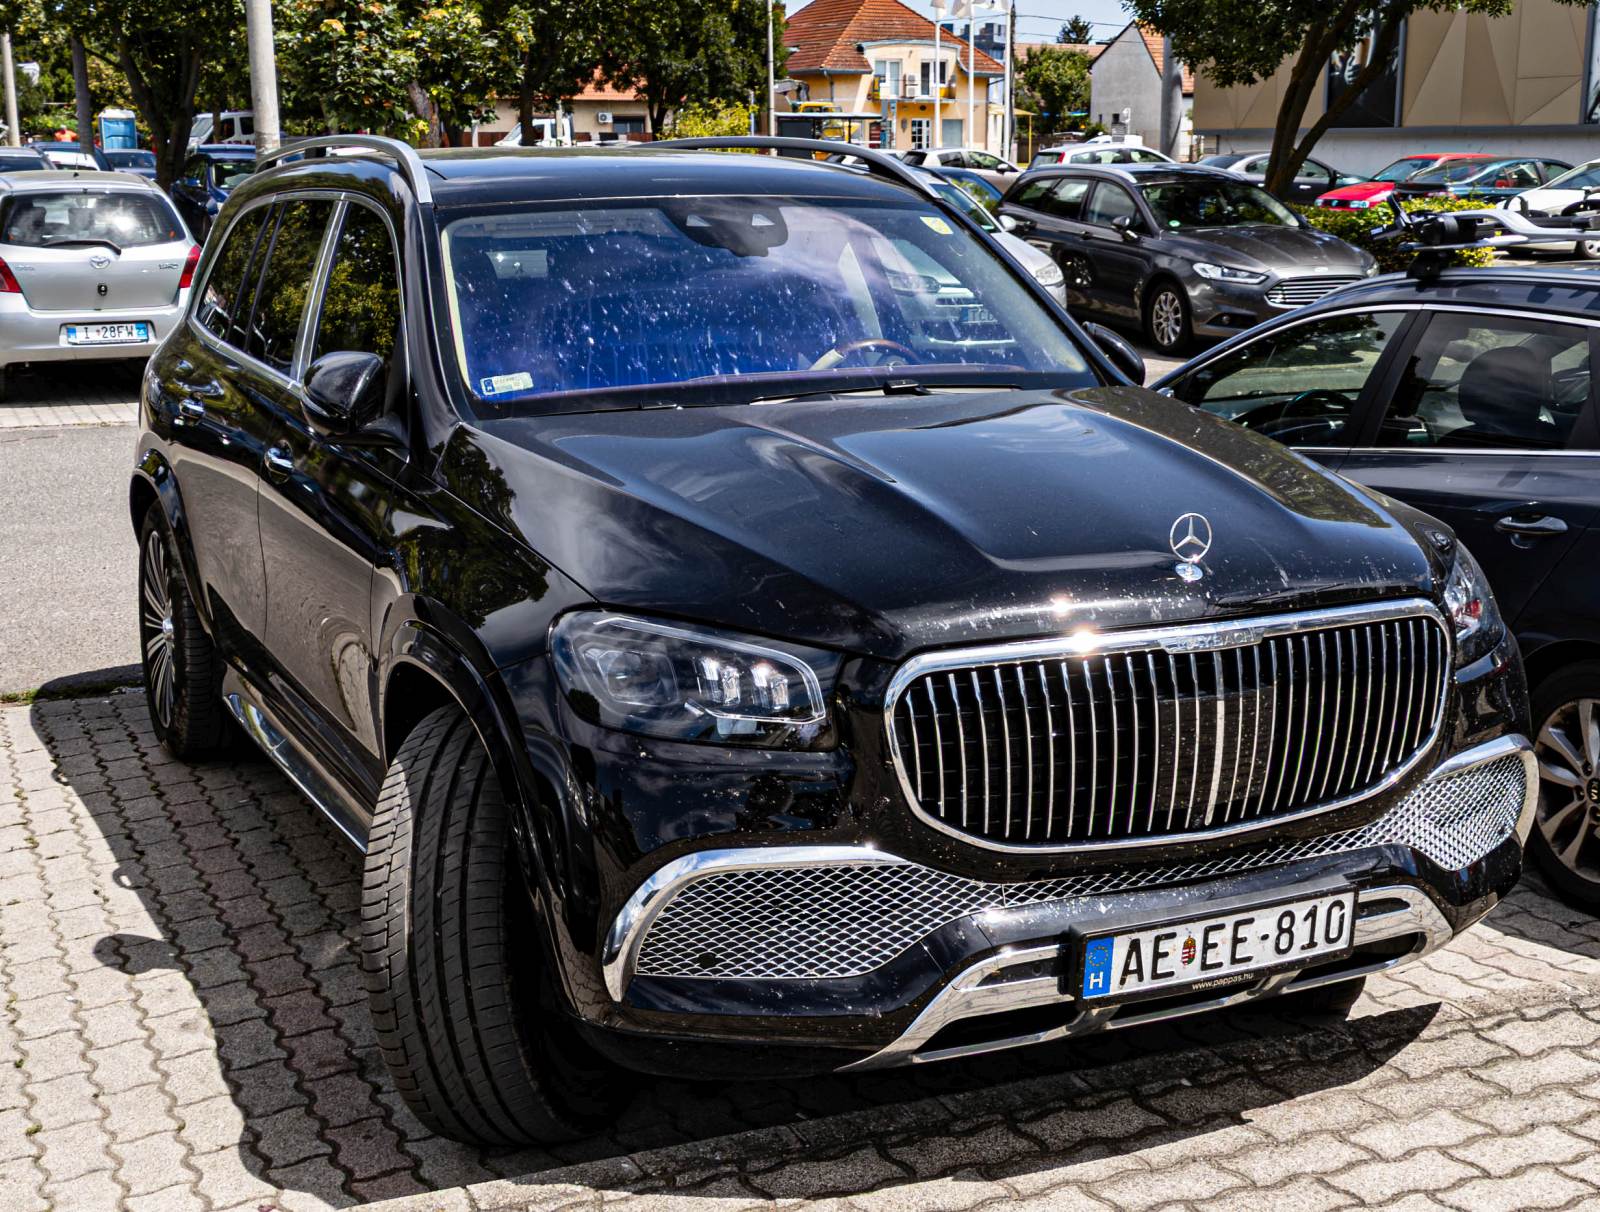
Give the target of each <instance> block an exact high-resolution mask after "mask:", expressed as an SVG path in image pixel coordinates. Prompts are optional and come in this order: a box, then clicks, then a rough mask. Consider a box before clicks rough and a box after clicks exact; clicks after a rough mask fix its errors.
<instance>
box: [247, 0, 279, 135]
mask: <svg viewBox="0 0 1600 1212" xmlns="http://www.w3.org/2000/svg"><path fill="white" fill-rule="evenodd" d="M244 20H245V44H246V46H247V47H248V48H249V52H250V108H251V110H252V111H254V118H253V121H254V123H255V128H256V153H257V154H258V155H260V154H263V153H266V152H269V151H273V150H275V149H276V148H277V146H278V143H279V138H278V59H277V54H276V52H275V51H274V50H273V46H272V0H244Z"/></svg>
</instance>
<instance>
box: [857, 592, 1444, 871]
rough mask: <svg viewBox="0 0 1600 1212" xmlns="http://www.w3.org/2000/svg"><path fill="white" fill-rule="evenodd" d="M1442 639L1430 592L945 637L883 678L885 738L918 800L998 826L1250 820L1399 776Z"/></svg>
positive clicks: (1427, 711)
mask: <svg viewBox="0 0 1600 1212" xmlns="http://www.w3.org/2000/svg"><path fill="white" fill-rule="evenodd" d="M1448 654H1449V640H1448V635H1447V632H1446V630H1445V627H1444V624H1443V620H1442V619H1441V617H1440V616H1439V614H1438V612H1437V611H1436V610H1435V609H1434V608H1433V607H1432V606H1431V605H1429V604H1428V603H1425V602H1406V603H1388V604H1384V605H1380V606H1365V607H1353V608H1347V609H1344V610H1336V611H1323V612H1309V613H1306V614H1302V615H1290V616H1279V617H1278V618H1274V619H1262V620H1254V621H1246V622H1243V623H1229V624H1207V625H1199V626H1192V627H1175V628H1163V629H1160V630H1154V631H1149V632H1138V633H1112V634H1109V635H1106V636H1103V637H1097V638H1096V639H1095V641H1094V642H1093V643H1092V644H1086V643H1084V642H1083V641H1082V640H1075V641H1074V642H1072V643H1067V642H1062V643H1060V644H1053V643H1050V642H1031V643H1024V644H1017V645H1003V646H998V647H996V648H991V649H983V650H975V651H968V652H962V653H954V654H933V655H931V656H926V657H919V658H916V659H914V660H913V661H912V662H910V663H908V665H907V666H906V667H905V668H904V669H903V670H902V671H901V672H900V674H898V675H897V676H896V678H895V681H894V684H893V686H892V687H891V695H890V705H889V708H888V713H887V719H888V723H889V733H890V739H891V747H890V748H891V754H892V757H893V759H894V762H895V765H896V768H897V770H898V772H899V775H900V779H901V783H902V786H903V788H904V790H905V792H906V794H907V796H908V798H910V799H911V801H912V803H913V804H914V806H915V807H916V809H917V810H918V812H919V813H920V814H921V815H922V816H923V817H924V818H925V819H927V820H928V821H930V822H931V823H933V824H935V825H937V826H938V827H940V828H943V829H945V830H947V831H949V832H954V833H957V834H961V835H964V836H968V837H971V838H973V839H975V840H978V841H980V842H983V843H986V844H992V845H997V846H1001V847H1007V848H1011V847H1015V848H1076V847H1097V846H1119V845H1135V844H1143V843H1147V842H1149V841H1151V840H1154V839H1159V838H1168V837H1174V836H1176V837H1182V836H1185V835H1194V834H1201V833H1206V832H1211V831H1216V830H1219V829H1240V828H1248V827H1251V826H1253V825H1255V824H1258V823H1260V822H1263V821H1266V820H1273V819H1280V818H1285V817H1295V816H1300V815H1305V814H1307V813H1309V812H1314V811H1320V810H1324V809H1326V808H1329V807H1333V806H1335V805H1338V804H1344V803H1349V802H1351V801H1352V800H1354V799H1358V798H1360V797H1362V796H1365V795H1369V794H1372V793H1373V792H1374V791H1376V790H1378V789H1379V788H1381V787H1383V786H1385V785H1387V784H1389V783H1391V782H1393V781H1395V780H1396V779H1397V778H1398V777H1399V776H1400V775H1401V774H1402V773H1403V772H1404V770H1405V769H1406V768H1408V767H1409V766H1410V765H1412V764H1413V763H1414V762H1415V761H1416V759H1417V758H1418V756H1420V754H1421V752H1422V751H1423V750H1425V749H1426V748H1427V747H1428V745H1429V744H1431V742H1432V740H1433V738H1434V736H1435V735H1436V732H1437V729H1438V727H1439V723H1440V720H1441V718H1442V713H1443V706H1444V690H1445V684H1446V674H1447V672H1448V669H1449V661H1448Z"/></svg>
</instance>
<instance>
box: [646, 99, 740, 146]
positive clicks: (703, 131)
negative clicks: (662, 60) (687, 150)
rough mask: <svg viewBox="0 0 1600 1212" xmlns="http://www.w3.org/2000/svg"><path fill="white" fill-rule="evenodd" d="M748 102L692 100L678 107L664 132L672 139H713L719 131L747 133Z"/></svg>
mask: <svg viewBox="0 0 1600 1212" xmlns="http://www.w3.org/2000/svg"><path fill="white" fill-rule="evenodd" d="M755 112H756V111H755V109H754V108H753V107H751V106H749V105H742V104H728V103H726V102H722V103H718V102H692V103H690V104H688V105H684V106H682V107H680V108H679V109H677V110H675V111H674V112H673V115H672V121H671V123H670V124H668V126H667V129H666V131H665V132H664V133H665V134H666V135H668V136H669V137H670V138H673V139H710V138H715V137H716V136H718V135H748V134H749V133H750V117H751V115H752V114H753V113H755Z"/></svg>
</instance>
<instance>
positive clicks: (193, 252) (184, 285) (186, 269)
mask: <svg viewBox="0 0 1600 1212" xmlns="http://www.w3.org/2000/svg"><path fill="white" fill-rule="evenodd" d="M199 264H200V246H199V245H198V244H191V245H190V246H189V255H188V256H187V257H185V258H184V259H183V276H182V277H180V278H179V279H178V289H179V290H188V289H189V287H190V286H192V285H194V267H195V266H196V265H199ZM10 276H11V275H10V273H9V272H8V273H7V274H6V277H8V278H9V277H10ZM6 289H7V290H14V289H15V287H11V286H8V287H6Z"/></svg>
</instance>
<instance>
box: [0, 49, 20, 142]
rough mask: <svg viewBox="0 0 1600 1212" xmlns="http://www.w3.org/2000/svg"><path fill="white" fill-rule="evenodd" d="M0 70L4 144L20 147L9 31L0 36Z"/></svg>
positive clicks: (15, 75)
mask: <svg viewBox="0 0 1600 1212" xmlns="http://www.w3.org/2000/svg"><path fill="white" fill-rule="evenodd" d="M0 69H3V70H4V71H5V77H6V142H7V143H9V144H10V145H11V146H12V147H21V146H22V131H21V129H20V127H19V125H18V122H17V68H16V64H14V63H12V62H11V31H10V30H6V31H5V33H3V34H0Z"/></svg>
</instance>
